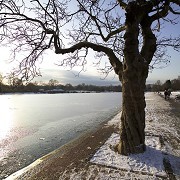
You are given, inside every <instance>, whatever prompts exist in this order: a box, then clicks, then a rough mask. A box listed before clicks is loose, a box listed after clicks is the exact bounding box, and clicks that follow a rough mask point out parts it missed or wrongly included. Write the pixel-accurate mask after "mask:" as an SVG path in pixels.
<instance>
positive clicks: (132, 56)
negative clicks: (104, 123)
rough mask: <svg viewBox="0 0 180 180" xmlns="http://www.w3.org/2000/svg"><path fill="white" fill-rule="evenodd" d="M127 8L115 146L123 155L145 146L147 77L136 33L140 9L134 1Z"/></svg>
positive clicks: (145, 63) (145, 62) (146, 65)
mask: <svg viewBox="0 0 180 180" xmlns="http://www.w3.org/2000/svg"><path fill="white" fill-rule="evenodd" d="M126 12H127V13H126V33H125V35H124V40H125V46H124V61H123V71H122V73H121V76H120V80H121V83H122V96H123V104H122V115H121V127H120V142H119V144H118V145H117V146H116V148H117V150H118V152H119V153H120V154H124V155H128V154H134V153H142V152H144V151H145V149H146V146H145V106H146V103H145V97H144V91H145V83H146V78H147V76H148V63H147V61H146V56H145V53H144V54H143V55H142V54H141V53H140V52H139V51H140V50H139V41H138V37H139V26H140V23H141V21H142V19H143V14H142V11H141V10H140V9H139V6H138V5H137V3H136V2H132V3H130V5H129V6H128V8H127V9H126ZM148 30H149V29H148ZM148 37H149V36H148ZM153 42H154V41H153ZM147 47H149V46H147ZM149 52H150V51H149ZM147 55H149V53H147Z"/></svg>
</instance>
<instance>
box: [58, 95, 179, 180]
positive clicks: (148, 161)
mask: <svg viewBox="0 0 180 180" xmlns="http://www.w3.org/2000/svg"><path fill="white" fill-rule="evenodd" d="M179 94H180V93H179ZM175 95H176V94H174V93H173V96H175ZM145 97H146V104H147V106H146V109H145V111H146V129H145V133H146V145H147V150H146V152H144V153H142V154H136V155H129V156H123V155H120V154H118V153H116V152H114V151H113V150H112V148H111V147H112V146H113V145H115V144H117V143H118V141H119V135H118V134H117V133H116V132H115V133H113V134H112V135H111V137H110V138H109V139H108V140H107V141H106V142H105V143H104V145H102V146H101V147H100V148H99V149H98V150H97V151H96V153H95V154H94V155H93V156H92V158H91V159H90V163H88V164H87V165H86V166H85V167H83V168H81V169H76V168H74V169H69V168H67V170H66V171H65V172H62V174H61V175H60V176H59V179H60V180H63V179H69V180H82V179H85V180H90V179H93V180H147V179H148V180H159V179H170V180H171V179H177V180H180V145H179V142H180V133H178V132H179V126H177V123H179V118H178V117H177V116H176V115H175V114H173V113H171V106H170V103H169V101H165V100H163V99H162V97H160V96H158V95H157V94H154V93H146V94H145ZM120 114H121V113H119V114H117V115H116V116H115V117H114V118H113V119H112V120H111V121H109V122H108V123H107V125H106V126H111V125H113V126H116V127H118V126H119V121H120ZM165 162H166V165H167V164H168V163H169V164H170V168H172V170H173V178H171V176H170V175H169V174H168V171H169V170H168V171H167V167H165ZM171 175H172V173H171Z"/></svg>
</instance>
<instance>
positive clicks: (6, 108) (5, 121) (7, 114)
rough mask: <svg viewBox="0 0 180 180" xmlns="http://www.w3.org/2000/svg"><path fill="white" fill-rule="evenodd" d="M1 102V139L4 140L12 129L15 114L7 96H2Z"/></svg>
mask: <svg viewBox="0 0 180 180" xmlns="http://www.w3.org/2000/svg"><path fill="white" fill-rule="evenodd" d="M0 103H1V107H0V115H1V119H0V140H2V139H4V138H5V137H6V135H8V133H9V132H10V130H11V127H12V120H13V115H12V110H11V109H10V104H9V100H8V99H7V98H0Z"/></svg>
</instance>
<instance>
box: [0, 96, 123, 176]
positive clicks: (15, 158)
mask: <svg viewBox="0 0 180 180" xmlns="http://www.w3.org/2000/svg"><path fill="white" fill-rule="evenodd" d="M121 99H122V98H121V93H87V94H86V93H77V94H13V95H0V104H1V108H0V114H1V119H0V147H1V149H0V161H1V162H2V163H5V165H8V164H9V166H7V167H9V168H12V169H13V168H14V167H13V164H14V163H16V166H17V164H19V167H16V168H17V169H20V168H22V167H24V166H26V165H28V164H30V163H31V162H33V161H34V160H36V159H38V158H39V157H41V156H43V155H45V154H47V153H49V152H51V151H53V150H55V149H57V148H58V147H60V146H62V145H64V144H66V143H67V142H69V141H70V140H72V139H74V138H76V137H78V136H80V135H82V134H83V133H85V132H88V131H89V130H92V129H93V128H96V127H97V126H98V125H99V124H100V123H102V122H105V121H107V120H108V119H110V118H111V117H112V116H114V115H115V114H116V113H117V112H118V111H119V110H120V108H121V103H122V100H121ZM1 162H0V163H1ZM10 164H11V166H12V167H11V166H10ZM3 168H5V166H2V167H1V169H0V171H1V172H2V171H3ZM17 169H16V170H17ZM13 171H14V170H13ZM0 179H1V178H0Z"/></svg>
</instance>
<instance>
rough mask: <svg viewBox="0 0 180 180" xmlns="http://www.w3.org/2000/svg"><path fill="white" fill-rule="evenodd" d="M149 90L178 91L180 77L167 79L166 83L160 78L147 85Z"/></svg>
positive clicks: (179, 88)
mask: <svg viewBox="0 0 180 180" xmlns="http://www.w3.org/2000/svg"><path fill="white" fill-rule="evenodd" d="M146 89H147V91H154V92H159V91H164V90H168V89H170V90H171V91H178V90H180V78H179V77H178V78H177V79H173V80H166V81H165V82H164V83H162V82H161V81H160V80H158V81H156V83H154V84H148V85H146Z"/></svg>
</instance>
